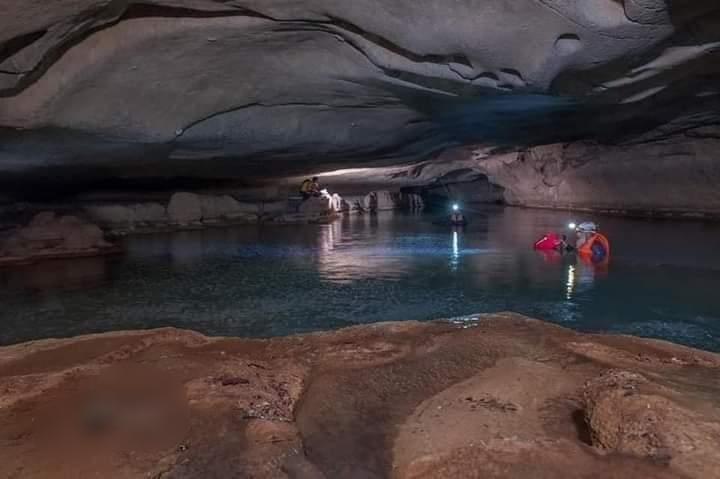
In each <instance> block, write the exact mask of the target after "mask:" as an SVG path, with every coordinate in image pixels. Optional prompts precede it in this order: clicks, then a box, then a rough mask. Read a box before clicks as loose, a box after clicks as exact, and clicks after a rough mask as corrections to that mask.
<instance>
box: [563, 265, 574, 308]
mask: <svg viewBox="0 0 720 479" xmlns="http://www.w3.org/2000/svg"><path fill="white" fill-rule="evenodd" d="M565 292H566V294H565V297H566V298H567V299H568V300H571V299H572V298H573V293H574V292H575V266H573V265H568V274H567V283H566V285H565Z"/></svg>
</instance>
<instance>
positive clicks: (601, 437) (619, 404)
mask: <svg viewBox="0 0 720 479" xmlns="http://www.w3.org/2000/svg"><path fill="white" fill-rule="evenodd" d="M584 398H585V408H586V409H585V411H586V418H587V423H588V426H589V428H590V432H591V437H592V442H593V445H595V446H597V447H599V448H601V449H603V450H606V451H610V452H614V453H619V454H629V455H635V456H640V457H647V458H651V459H653V460H655V461H658V462H664V463H670V464H673V465H674V466H675V467H676V468H677V469H679V470H681V471H683V472H684V473H686V474H688V475H689V476H691V477H712V476H713V475H715V474H716V473H718V471H720V458H716V457H714V455H713V454H712V452H711V449H714V448H716V447H717V446H718V444H720V421H719V420H717V418H715V419H714V420H712V419H709V418H707V417H703V416H702V415H699V414H697V413H696V412H693V411H691V410H689V409H688V408H687V407H686V406H683V405H682V402H683V398H682V395H681V394H679V393H678V392H677V391H673V390H672V389H668V388H664V387H661V386H658V385H655V384H652V383H651V382H650V381H648V380H647V379H645V378H644V377H643V376H641V375H639V374H637V373H631V372H628V371H609V372H607V373H605V374H603V375H602V376H600V377H598V378H596V379H594V380H591V381H589V382H588V383H587V384H586V385H585V392H584Z"/></svg>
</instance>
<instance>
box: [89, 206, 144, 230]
mask: <svg viewBox="0 0 720 479" xmlns="http://www.w3.org/2000/svg"><path fill="white" fill-rule="evenodd" d="M85 212H86V213H87V214H88V216H90V218H92V220H93V221H96V222H98V223H99V224H101V225H103V226H109V227H115V226H129V225H132V224H134V223H135V221H136V219H137V214H136V210H135V209H133V208H132V207H130V206H123V205H95V206H88V207H87V208H85Z"/></svg>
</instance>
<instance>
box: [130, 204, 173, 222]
mask: <svg viewBox="0 0 720 479" xmlns="http://www.w3.org/2000/svg"><path fill="white" fill-rule="evenodd" d="M133 210H134V215H133V216H134V218H133V220H134V221H135V222H139V223H148V224H158V223H163V222H165V221H167V220H168V217H167V208H166V207H165V206H164V205H161V204H160V203H138V204H136V205H134V206H133Z"/></svg>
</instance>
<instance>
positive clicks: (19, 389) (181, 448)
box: [0, 314, 720, 479]
mask: <svg viewBox="0 0 720 479" xmlns="http://www.w3.org/2000/svg"><path fill="white" fill-rule="evenodd" d="M477 319H479V321H473V322H472V327H468V326H469V324H467V323H461V324H453V323H451V322H447V321H440V322H423V323H418V322H398V323H387V324H376V325H367V326H359V327H354V328H348V329H344V330H340V331H335V332H325V333H317V334H309V335H303V336H296V337H287V338H274V339H269V340H257V339H239V338H208V337H204V336H202V335H200V334H198V333H193V332H189V331H178V330H175V329H161V330H155V331H136V332H117V333H108V334H103V335H92V336H87V337H79V338H70V339H60V340H47V341H36V342H32V343H26V344H19V345H15V346H9V347H3V348H0V391H2V394H1V395H0V424H2V433H3V434H4V435H5V439H4V442H3V447H0V477H13V476H14V477H33V478H35V477H38V478H42V477H102V478H107V479H115V478H127V477H173V478H191V477H193V478H194V477H218V478H225V477H248V478H251V477H252V478H292V477H297V478H310V479H315V478H317V479H321V478H378V479H379V478H388V477H392V478H396V479H476V478H489V479H528V478H538V479H540V478H542V479H545V478H547V479H550V478H552V479H578V478H583V479H586V478H587V479H591V478H593V479H594V478H599V477H602V478H642V479H645V478H653V479H677V478H683V479H711V478H712V479H714V478H716V477H718V474H717V472H718V471H719V470H720V469H719V468H718V466H719V463H718V461H719V460H720V447H718V446H719V445H720V438H719V437H718V436H717V432H718V430H717V425H718V420H719V418H720V407H719V406H718V402H717V400H716V399H717V395H718V393H719V392H720V385H718V383H717V380H716V379H717V377H718V371H719V368H720V357H719V356H718V355H716V354H711V353H706V352H702V351H697V350H693V349H690V348H683V347H680V346H675V345H672V344H669V343H665V342H657V341H652V340H644V339H639V338H629V337H621V336H604V335H586V334H581V333H577V332H574V331H570V330H567V329H564V328H561V327H559V326H556V325H551V324H548V323H542V322H540V321H534V320H530V319H528V318H524V317H522V316H518V315H512V314H499V315H486V316H480V317H478V318H477ZM579 351H588V352H591V353H593V354H590V355H585V356H581V355H580V354H579ZM169 352H170V353H171V354H169ZM599 352H613V353H614V354H604V353H603V354H602V355H598V354H597V353H599ZM671 358H676V359H678V361H675V362H673V361H670V359H671ZM620 366H621V367H620ZM58 411H62V414H58ZM88 414H90V415H91V416H93V417H91V419H92V421H91V424H90V425H91V426H95V427H93V428H88V420H87V417H88ZM97 416H99V417H97ZM586 421H587V422H586ZM98 423H99V424H98ZM97 426H101V427H97ZM140 446H142V447H140ZM118 451H124V452H123V453H122V454H119V453H118ZM88 457H92V460H91V461H90V460H88Z"/></svg>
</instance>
